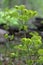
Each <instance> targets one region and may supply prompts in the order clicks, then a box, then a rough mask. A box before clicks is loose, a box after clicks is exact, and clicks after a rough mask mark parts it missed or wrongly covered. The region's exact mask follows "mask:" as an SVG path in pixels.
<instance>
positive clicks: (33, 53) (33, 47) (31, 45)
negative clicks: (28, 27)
mask: <svg viewBox="0 0 43 65" xmlns="http://www.w3.org/2000/svg"><path fill="white" fill-rule="evenodd" d="M31 35H33V36H32V37H31V39H30V38H22V39H21V44H19V45H16V46H14V52H13V53H12V54H11V56H12V58H18V59H21V61H23V60H24V61H25V62H26V64H27V65H32V64H38V63H39V62H40V63H39V65H40V64H41V63H43V57H42V55H43V49H41V45H42V41H41V37H40V36H39V35H38V33H37V32H34V33H31Z"/></svg>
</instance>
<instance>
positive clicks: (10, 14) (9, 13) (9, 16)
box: [0, 5, 37, 30]
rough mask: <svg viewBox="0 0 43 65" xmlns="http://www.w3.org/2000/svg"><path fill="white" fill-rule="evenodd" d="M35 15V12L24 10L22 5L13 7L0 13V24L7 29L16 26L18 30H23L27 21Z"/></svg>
mask: <svg viewBox="0 0 43 65" xmlns="http://www.w3.org/2000/svg"><path fill="white" fill-rule="evenodd" d="M36 15H37V12H36V11H32V10H28V9H26V7H25V6H24V5H20V6H15V7H14V8H12V9H5V10H4V11H2V12H0V24H2V23H5V24H6V26H7V27H8V26H16V27H19V28H20V29H21V28H22V27H23V28H24V30H25V28H26V29H27V26H26V23H27V21H28V20H29V19H31V18H32V17H34V16H36Z"/></svg>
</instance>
